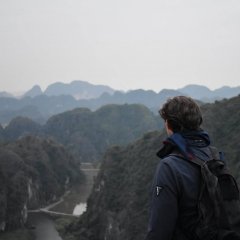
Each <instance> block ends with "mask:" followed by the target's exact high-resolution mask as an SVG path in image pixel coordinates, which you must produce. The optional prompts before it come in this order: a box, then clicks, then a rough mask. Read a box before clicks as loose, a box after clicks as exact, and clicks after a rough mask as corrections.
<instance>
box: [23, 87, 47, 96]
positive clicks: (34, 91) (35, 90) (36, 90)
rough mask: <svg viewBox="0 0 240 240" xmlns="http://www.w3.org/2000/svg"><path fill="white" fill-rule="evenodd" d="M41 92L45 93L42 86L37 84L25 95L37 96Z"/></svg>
mask: <svg viewBox="0 0 240 240" xmlns="http://www.w3.org/2000/svg"><path fill="white" fill-rule="evenodd" d="M41 94H43V92H42V89H41V88H40V86H38V85H35V86H33V87H32V88H31V89H30V90H28V91H27V92H26V93H24V95H23V97H36V96H38V95H41Z"/></svg>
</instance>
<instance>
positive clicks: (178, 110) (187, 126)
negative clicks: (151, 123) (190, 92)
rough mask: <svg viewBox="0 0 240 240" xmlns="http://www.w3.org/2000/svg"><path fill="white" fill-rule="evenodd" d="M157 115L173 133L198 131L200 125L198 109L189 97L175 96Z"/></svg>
mask: <svg viewBox="0 0 240 240" xmlns="http://www.w3.org/2000/svg"><path fill="white" fill-rule="evenodd" d="M159 113H160V115H161V117H162V118H163V119H164V120H165V121H167V122H168V125H169V127H170V128H171V129H172V131H173V132H180V131H183V130H199V128H200V125H201V123H202V114H201V111H200V108H199V106H198V105H197V103H196V102H195V101H194V100H193V99H192V98H190V97H185V96H177V97H174V98H171V99H168V100H167V102H166V103H165V104H164V105H163V106H162V108H161V109H160V110H159Z"/></svg>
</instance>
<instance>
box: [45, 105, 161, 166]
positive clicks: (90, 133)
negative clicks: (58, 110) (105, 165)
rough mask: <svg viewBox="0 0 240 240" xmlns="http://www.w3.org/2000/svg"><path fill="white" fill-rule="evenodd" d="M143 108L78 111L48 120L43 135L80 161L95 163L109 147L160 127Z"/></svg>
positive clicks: (111, 107) (122, 143)
mask: <svg viewBox="0 0 240 240" xmlns="http://www.w3.org/2000/svg"><path fill="white" fill-rule="evenodd" d="M160 124H161V123H160V120H159V119H158V118H156V116H154V115H153V113H151V112H150V110H149V109H147V108H146V107H145V106H143V105H137V104H132V105H128V104H125V105H107V106H105V107H102V108H100V109H99V110H97V111H95V112H91V111H90V110H89V109H86V108H85V109H84V108H78V109H75V110H73V111H69V112H65V113H62V114H59V115H56V116H54V117H52V118H50V119H49V120H48V122H47V123H46V125H45V126H44V128H45V133H46V134H48V135H50V136H53V137H54V138H55V139H56V140H57V141H59V142H61V143H63V144H64V145H65V146H66V147H67V149H68V150H69V151H70V152H71V153H72V154H73V155H74V156H75V158H76V159H78V160H79V161H82V162H87V161H96V160H99V159H100V158H101V157H102V154H103V153H104V152H105V151H106V149H107V148H108V147H110V146H112V145H126V144H127V143H130V142H132V141H134V140H136V139H137V138H140V137H141V136H142V135H143V134H144V133H146V132H148V131H153V130H156V129H158V128H159V126H160Z"/></svg>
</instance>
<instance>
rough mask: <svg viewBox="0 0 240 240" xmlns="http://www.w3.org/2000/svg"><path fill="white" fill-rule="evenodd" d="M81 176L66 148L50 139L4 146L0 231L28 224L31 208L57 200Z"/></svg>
mask: <svg viewBox="0 0 240 240" xmlns="http://www.w3.org/2000/svg"><path fill="white" fill-rule="evenodd" d="M80 177H81V174H80V171H79V170H78V164H76V162H75V161H74V159H73V157H72V156H71V155H70V154H69V153H68V152H67V151H66V150H65V149H64V147H63V146H62V145H60V144H57V143H56V142H53V141H52V140H49V139H41V138H38V137H31V136H28V137H23V138H21V139H19V140H17V141H15V142H11V143H8V144H2V145H1V146H0V228H1V229H4V228H5V229H15V228H17V227H19V226H22V225H23V224H24V222H25V220H26V219H25V218H26V216H25V214H26V210H27V208H38V207H41V206H44V205H46V204H47V203H49V202H51V201H54V200H55V199H56V198H57V197H58V196H60V195H62V194H63V193H64V192H65V190H66V188H68V187H69V186H70V184H72V183H73V182H74V181H77V180H79V179H80Z"/></svg>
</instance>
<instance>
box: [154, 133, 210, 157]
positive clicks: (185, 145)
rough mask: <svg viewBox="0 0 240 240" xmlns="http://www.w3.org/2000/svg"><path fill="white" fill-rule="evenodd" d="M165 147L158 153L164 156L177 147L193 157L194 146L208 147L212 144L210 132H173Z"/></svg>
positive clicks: (186, 155)
mask: <svg viewBox="0 0 240 240" xmlns="http://www.w3.org/2000/svg"><path fill="white" fill-rule="evenodd" d="M163 143H164V146H163V148H162V149H161V150H160V151H159V152H158V153H157V155H158V156H159V157H161V158H162V157H164V156H166V155H168V154H170V153H171V151H172V150H173V148H177V149H178V150H179V151H180V153H181V154H182V155H183V156H184V157H186V158H188V159H192V158H193V152H192V150H191V148H193V147H207V146H209V145H210V138H209V136H208V133H207V132H205V131H203V130H200V131H184V132H178V133H174V134H172V135H171V136H170V137H168V138H167V139H166V140H165V141H164V142H163Z"/></svg>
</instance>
